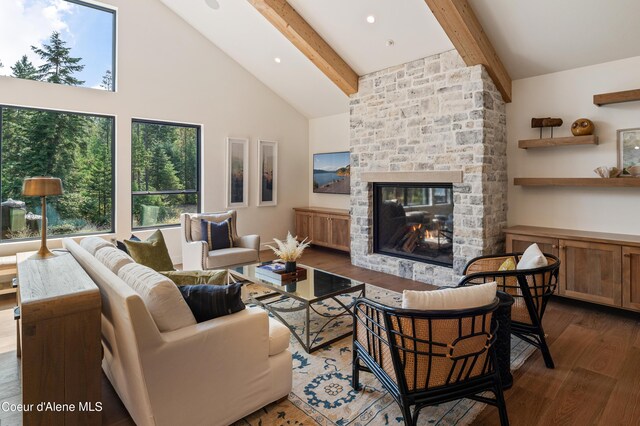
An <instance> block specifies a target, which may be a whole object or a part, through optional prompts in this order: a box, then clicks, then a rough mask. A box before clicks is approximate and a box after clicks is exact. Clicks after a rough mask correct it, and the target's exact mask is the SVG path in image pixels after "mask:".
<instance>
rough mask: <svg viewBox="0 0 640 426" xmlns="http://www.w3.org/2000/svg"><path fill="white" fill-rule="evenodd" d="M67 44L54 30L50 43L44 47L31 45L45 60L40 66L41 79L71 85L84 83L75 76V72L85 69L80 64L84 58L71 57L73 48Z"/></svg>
mask: <svg viewBox="0 0 640 426" xmlns="http://www.w3.org/2000/svg"><path fill="white" fill-rule="evenodd" d="M66 44H67V43H66V42H65V41H64V40H62V39H61V38H60V33H58V32H56V31H54V32H53V33H52V34H51V38H50V39H49V44H44V45H43V46H42V48H38V47H35V46H31V50H33V51H34V52H35V53H36V54H37V55H39V56H40V58H42V60H43V61H44V64H43V65H41V66H40V67H39V68H38V77H39V79H40V80H43V81H48V82H49V83H58V84H67V85H69V86H80V85H82V84H84V81H82V80H78V79H77V78H75V77H74V74H75V73H77V72H80V71H82V70H83V69H84V65H80V61H81V60H82V58H73V57H71V56H70V54H71V49H70V48H68V47H66Z"/></svg>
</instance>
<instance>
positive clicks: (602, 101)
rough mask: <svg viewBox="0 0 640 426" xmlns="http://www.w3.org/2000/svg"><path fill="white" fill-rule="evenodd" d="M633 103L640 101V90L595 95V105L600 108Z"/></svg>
mask: <svg viewBox="0 0 640 426" xmlns="http://www.w3.org/2000/svg"><path fill="white" fill-rule="evenodd" d="M633 101H640V89H635V90H625V91H623V92H611V93H601V94H599V95H593V103H594V104H596V105H598V106H602V105H609V104H619V103H622V102H633Z"/></svg>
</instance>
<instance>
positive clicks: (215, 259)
mask: <svg viewBox="0 0 640 426" xmlns="http://www.w3.org/2000/svg"><path fill="white" fill-rule="evenodd" d="M257 260H258V251H257V250H254V249H248V248H243V247H231V248H227V249H220V250H213V251H210V252H209V257H208V258H207V268H209V269H216V268H222V267H225V266H230V265H239V264H242V263H251V262H256V261H257Z"/></svg>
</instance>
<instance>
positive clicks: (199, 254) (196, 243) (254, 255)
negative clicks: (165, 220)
mask: <svg viewBox="0 0 640 426" xmlns="http://www.w3.org/2000/svg"><path fill="white" fill-rule="evenodd" d="M236 217H237V213H236V211H235V210H228V211H225V212H216V213H200V214H193V213H183V214H182V215H180V228H181V234H180V235H181V237H180V238H181V241H182V265H183V269H184V270H204V269H219V268H229V267H231V266H236V265H242V264H247V263H252V262H257V261H258V260H259V258H260V236H259V235H245V236H242V237H239V236H238V233H237V229H238V228H237V226H236ZM229 218H231V226H232V228H233V230H232V231H233V247H231V248H226V249H219V250H212V251H209V250H208V246H207V243H206V242H205V241H202V240H201V235H200V222H201V220H202V219H204V220H208V221H210V222H222V221H223V220H227V219H229Z"/></svg>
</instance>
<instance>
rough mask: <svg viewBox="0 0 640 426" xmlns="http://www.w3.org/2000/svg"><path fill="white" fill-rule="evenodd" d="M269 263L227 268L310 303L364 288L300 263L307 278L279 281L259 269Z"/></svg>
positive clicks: (245, 277)
mask: <svg viewBox="0 0 640 426" xmlns="http://www.w3.org/2000/svg"><path fill="white" fill-rule="evenodd" d="M271 263H272V262H263V263H253V264H250V265H243V266H237V267H235V268H231V269H229V271H230V272H231V273H232V274H233V275H235V276H237V277H240V278H243V279H246V280H248V281H251V282H253V283H255V284H259V285H263V286H265V287H267V288H269V289H272V290H275V291H277V292H278V293H281V294H286V295H288V296H291V297H294V298H296V299H298V300H302V301H306V302H310V303H313V302H316V301H319V300H323V299H327V298H330V297H334V296H337V295H340V294H343V293H353V292H355V291H358V290H361V289H364V283H363V282H361V281H357V280H353V279H351V278H347V277H343V276H341V275H337V274H333V273H330V272H327V271H323V270H321V269H316V268H312V267H310V266H307V265H302V264H300V263H298V267H300V268H304V269H306V270H307V278H306V279H304V280H299V281H296V282H290V283H280V282H279V281H278V280H277V279H274V278H272V277H270V276H269V275H268V273H264V272H263V270H261V269H260V266H263V265H269V264H271Z"/></svg>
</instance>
